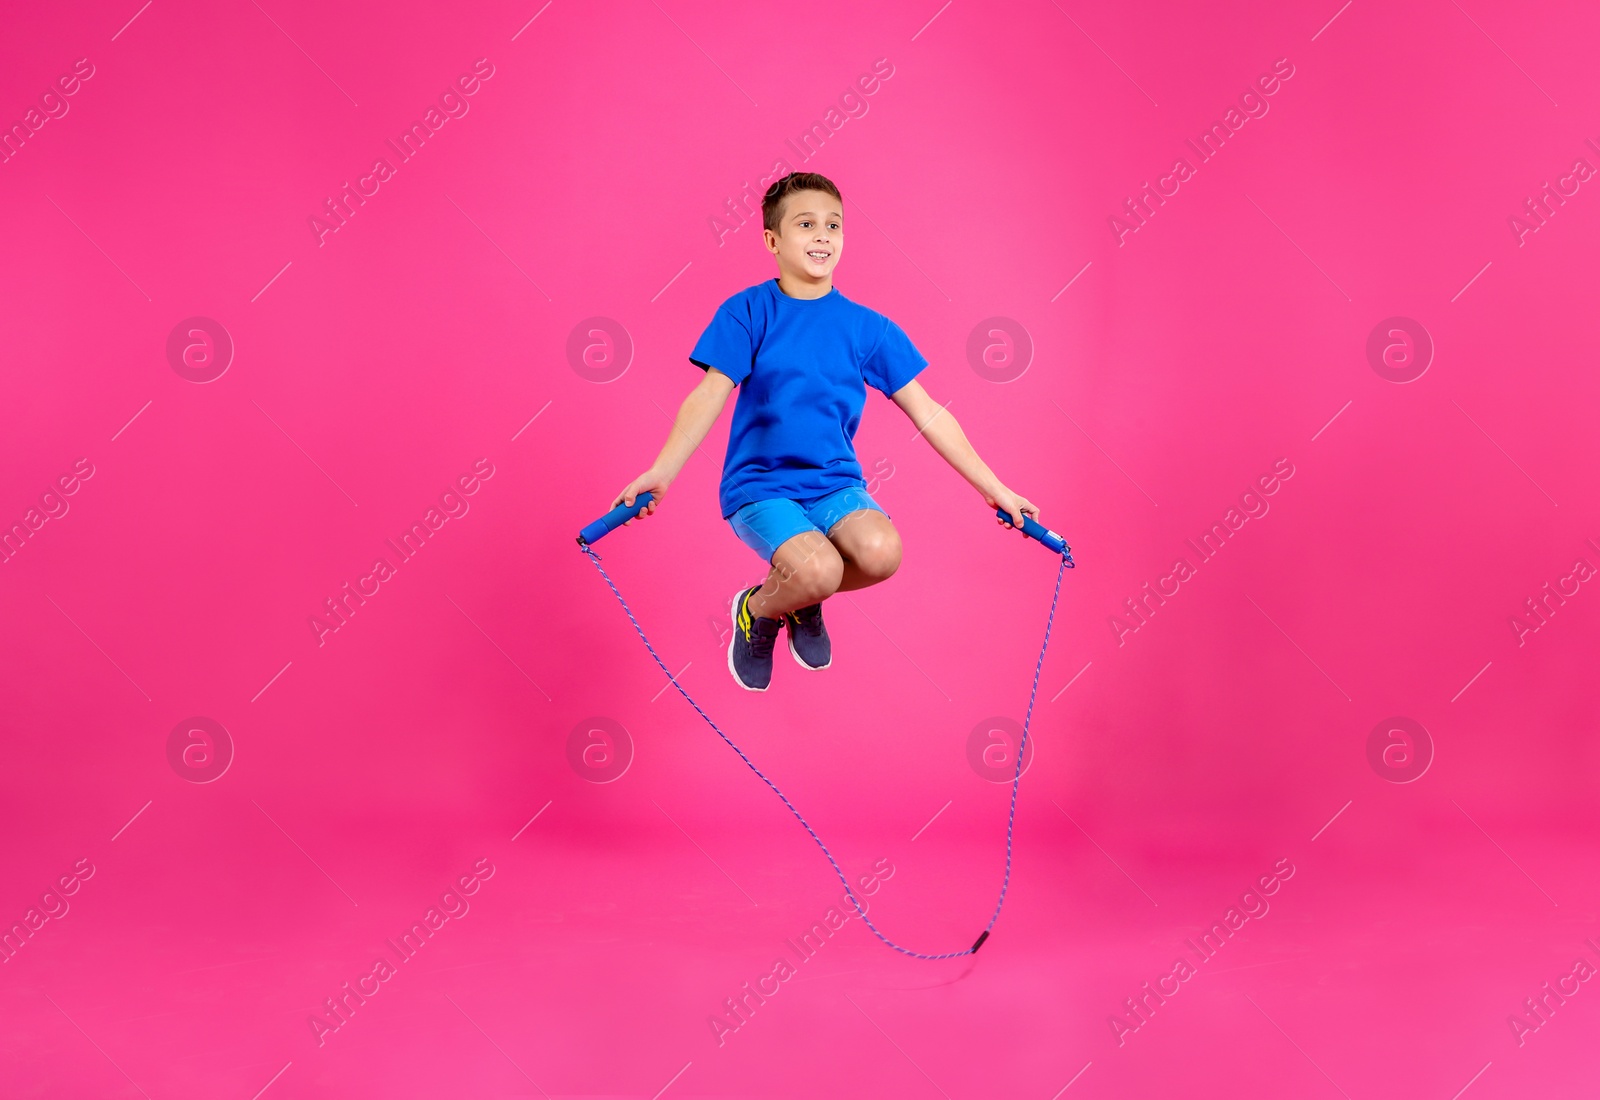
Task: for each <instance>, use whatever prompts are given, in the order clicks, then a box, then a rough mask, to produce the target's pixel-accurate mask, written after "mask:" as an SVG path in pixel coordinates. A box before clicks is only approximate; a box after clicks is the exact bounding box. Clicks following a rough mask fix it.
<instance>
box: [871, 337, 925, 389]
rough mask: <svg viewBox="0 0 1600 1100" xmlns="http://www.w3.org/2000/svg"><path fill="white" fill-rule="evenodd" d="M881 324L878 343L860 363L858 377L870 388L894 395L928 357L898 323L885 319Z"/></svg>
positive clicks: (915, 374)
mask: <svg viewBox="0 0 1600 1100" xmlns="http://www.w3.org/2000/svg"><path fill="white" fill-rule="evenodd" d="M884 326H885V327H884V330H883V336H882V337H881V338H880V339H879V340H878V346H877V347H876V348H874V349H873V351H872V354H871V355H869V356H867V360H866V362H864V363H862V364H861V377H862V378H863V379H865V380H866V383H867V385H869V386H871V387H872V388H873V389H875V390H878V391H879V392H880V393H882V394H884V395H885V396H887V397H893V396H894V394H895V391H896V390H898V389H900V388H901V387H902V386H904V385H905V384H906V383H907V382H910V381H911V380H912V379H913V378H915V377H916V376H917V375H919V374H921V373H922V368H923V367H926V366H927V365H928V360H927V359H926V358H925V357H924V356H923V354H922V353H921V352H920V351H918V350H917V346H916V345H915V344H913V343H912V342H911V337H909V336H907V335H906V333H905V330H904V329H902V328H901V327H900V326H899V325H897V324H895V323H894V322H893V321H891V320H889V319H888V318H884Z"/></svg>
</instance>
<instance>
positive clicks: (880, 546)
mask: <svg viewBox="0 0 1600 1100" xmlns="http://www.w3.org/2000/svg"><path fill="white" fill-rule="evenodd" d="M900 552H901V546H900V536H899V535H898V534H896V533H895V532H893V531H886V532H884V533H883V534H880V535H875V536H873V537H872V538H871V539H869V540H868V541H867V542H866V543H865V544H864V545H862V546H861V547H860V548H859V550H858V551H857V553H856V557H855V566H856V568H857V569H859V570H861V572H863V573H865V574H866V575H867V576H869V577H873V578H875V579H877V580H880V581H881V580H887V579H888V578H889V577H892V576H893V575H894V571H895V570H896V569H899V568H900Z"/></svg>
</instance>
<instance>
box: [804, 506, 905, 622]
mask: <svg viewBox="0 0 1600 1100" xmlns="http://www.w3.org/2000/svg"><path fill="white" fill-rule="evenodd" d="M828 539H829V541H831V542H832V543H833V546H834V548H835V549H836V550H837V551H838V552H839V557H840V559H841V560H842V561H843V562H844V572H843V575H842V576H841V577H840V579H839V585H838V587H837V588H836V589H834V591H836V592H850V591H853V590H855V589H857V588H866V587H868V586H869V585H874V584H877V583H878V582H880V581H885V580H888V579H889V578H890V577H891V576H893V575H894V571H895V570H896V569H898V568H900V549H901V548H900V533H899V532H898V531H896V530H895V529H894V524H892V523H890V522H889V517H888V516H886V515H884V514H883V513H882V512H877V511H873V510H872V509H871V508H863V509H861V510H859V511H855V512H850V513H849V514H847V515H846V516H845V517H844V518H843V519H841V520H840V521H839V522H838V523H836V524H834V525H833V530H832V531H830V532H828ZM800 606H801V607H805V606H807V605H806V604H801V605H800Z"/></svg>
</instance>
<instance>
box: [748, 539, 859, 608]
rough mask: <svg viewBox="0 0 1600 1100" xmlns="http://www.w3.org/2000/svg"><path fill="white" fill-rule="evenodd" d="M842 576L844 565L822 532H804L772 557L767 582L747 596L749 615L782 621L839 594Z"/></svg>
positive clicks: (787, 542)
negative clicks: (784, 617)
mask: <svg viewBox="0 0 1600 1100" xmlns="http://www.w3.org/2000/svg"><path fill="white" fill-rule="evenodd" d="M835 529H836V530H837V528H835ZM843 574H844V561H843V559H841V558H840V556H839V551H838V550H836V549H834V546H833V544H832V543H831V542H829V541H828V540H827V539H826V538H825V537H824V536H823V534H822V532H821V531H803V532H801V533H800V534H798V535H795V536H794V537H793V538H791V539H788V540H787V541H785V542H784V544H783V545H782V546H780V547H778V550H777V553H775V554H773V555H772V570H771V572H769V573H768V574H767V579H766V581H765V582H763V584H762V585H761V587H760V589H758V590H757V591H755V592H753V593H751V594H750V614H752V615H754V616H756V617H757V618H763V619H781V618H783V616H784V615H786V614H788V613H789V612H791V611H797V610H799V609H800V608H802V607H810V606H811V605H812V604H814V603H821V602H822V601H823V600H825V599H827V598H828V597H829V596H831V595H833V594H834V593H835V592H836V591H838V589H839V580H840V578H841V577H842V576H843Z"/></svg>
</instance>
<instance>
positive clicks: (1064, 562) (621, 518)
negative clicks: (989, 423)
mask: <svg viewBox="0 0 1600 1100" xmlns="http://www.w3.org/2000/svg"><path fill="white" fill-rule="evenodd" d="M653 499H655V498H654V495H653V494H651V493H640V494H639V495H638V496H637V497H635V498H634V502H633V504H631V505H628V504H619V505H617V506H616V507H615V508H613V509H611V511H609V512H607V513H606V514H605V515H603V516H601V517H600V518H599V519H597V520H595V521H594V522H593V523H591V524H589V526H587V527H585V528H584V529H583V530H582V531H580V532H578V548H579V549H580V550H582V551H583V552H584V553H585V554H587V555H588V556H589V560H590V561H592V562H594V567H595V568H596V569H598V570H600V575H601V576H602V577H604V578H605V582H606V584H607V585H608V586H609V587H610V588H611V592H612V594H613V595H615V596H616V597H617V602H618V603H620V604H621V605H622V610H623V611H625V612H627V615H628V621H629V622H631V623H632V624H633V629H634V630H636V631H638V633H639V640H640V641H641V642H643V643H644V647H645V649H647V650H649V651H650V656H651V657H653V658H655V662H656V664H657V665H660V666H661V671H662V672H663V673H664V674H665V675H666V677H667V679H668V681H670V682H671V684H672V686H673V687H675V688H677V689H678V694H679V695H682V696H683V697H684V699H685V700H687V701H688V703H689V705H690V706H691V707H693V708H694V709H695V713H696V714H698V715H700V717H701V718H704V719H705V720H706V725H708V726H710V727H711V728H712V729H713V730H716V733H717V736H718V737H720V738H722V739H723V740H724V741H726V742H727V743H728V747H729V748H730V749H732V750H733V751H734V752H736V753H738V754H739V759H740V760H743V761H744V762H745V763H746V764H748V765H749V766H750V770H751V771H753V772H755V773H756V775H757V776H758V777H760V779H761V781H762V782H763V783H765V784H766V785H767V786H769V787H771V788H772V793H773V794H775V795H777V796H778V797H779V798H781V799H782V800H783V804H784V805H785V806H787V807H789V812H790V813H792V814H794V816H795V820H797V821H799V822H800V824H801V825H802V826H804V827H805V830H806V832H808V833H810V834H811V839H812V840H814V841H816V842H817V847H818V848H821V849H822V854H823V855H825V856H827V857H828V862H829V863H830V864H832V865H833V872H834V874H836V875H838V876H839V881H840V882H842V883H843V884H844V890H845V897H847V898H849V899H850V904H851V905H854V906H855V907H856V913H857V914H858V915H859V916H860V917H861V920H862V921H863V922H864V923H865V924H866V926H867V927H868V928H870V929H872V934H873V935H875V936H877V937H878V938H879V939H880V940H882V941H883V942H884V943H886V944H887V945H889V946H890V947H892V948H894V949H895V950H896V951H898V952H900V953H901V954H902V955H910V956H911V957H912V958H914V959H956V958H960V957H961V956H962V955H975V954H977V953H978V948H980V947H982V946H983V941H984V940H986V939H988V938H989V932H990V930H991V929H993V928H994V925H995V921H997V920H999V919H1000V908H1001V906H1003V905H1005V903H1006V889H1007V887H1009V886H1010V885H1011V832H1012V827H1013V826H1014V825H1015V823H1016V820H1017V790H1018V788H1019V787H1020V786H1021V783H1022V760H1023V756H1024V754H1025V753H1026V750H1027V747H1028V727H1029V725H1030V723H1031V722H1032V721H1033V703H1034V699H1035V698H1037V696H1038V694H1039V671H1040V670H1041V669H1042V668H1043V667H1044V651H1045V650H1046V649H1047V648H1049V646H1050V627H1051V624H1053V623H1054V622H1055V618H1056V603H1057V601H1058V600H1059V599H1060V598H1061V578H1062V577H1064V576H1066V573H1067V570H1068V569H1073V568H1076V566H1077V563H1076V562H1074V561H1073V560H1072V547H1070V546H1068V545H1067V543H1066V540H1065V539H1063V538H1062V537H1061V536H1060V535H1058V534H1056V533H1055V532H1054V531H1051V530H1050V529H1048V528H1047V527H1045V526H1044V525H1043V524H1041V523H1039V521H1037V520H1035V519H1034V518H1033V517H1032V516H1027V515H1025V516H1023V517H1022V533H1023V534H1024V535H1027V536H1028V537H1029V538H1031V539H1035V540H1037V541H1038V542H1039V544H1040V545H1042V546H1044V547H1046V548H1047V549H1049V550H1050V551H1051V552H1052V553H1055V554H1059V555H1061V566H1060V568H1059V569H1057V570H1056V590H1055V594H1054V595H1053V596H1051V597H1050V615H1049V617H1048V618H1047V619H1046V620H1045V624H1044V643H1043V644H1042V645H1041V646H1040V647H1039V660H1038V661H1037V662H1036V663H1035V664H1034V666H1033V690H1032V691H1031V692H1030V693H1029V694H1028V713H1027V715H1026V716H1025V717H1024V718H1023V720H1022V740H1021V741H1020V743H1019V744H1018V745H1017V771H1016V774H1015V775H1013V776H1012V777H1011V814H1010V816H1009V817H1008V818H1007V819H1006V872H1005V878H1004V879H1002V880H1001V883H1000V898H999V900H998V901H996V902H995V905H994V915H993V916H992V917H990V918H989V923H988V924H986V925H984V928H983V932H982V933H980V934H979V936H978V938H977V940H976V941H975V942H974V943H973V945H972V946H971V947H969V948H967V949H966V950H965V951H948V952H946V953H944V954H942V955H924V954H922V953H921V952H919V951H912V950H910V949H909V948H905V947H901V946H900V945H899V944H897V943H895V942H894V941H893V940H891V939H890V938H889V937H888V936H885V935H884V934H883V933H882V932H880V931H879V930H878V926H877V925H875V924H873V923H872V921H871V919H870V918H868V916H867V912H866V910H865V909H863V908H861V903H860V902H859V901H857V900H856V896H855V891H854V890H853V889H852V888H851V886H850V880H849V879H847V878H845V874H844V871H842V870H840V868H839V863H838V861H837V860H835V859H834V858H833V853H832V852H830V851H828V846H827V845H826V844H824V843H822V838H821V837H819V836H818V835H817V831H816V830H815V829H813V828H812V827H811V824H810V822H808V821H806V819H805V818H804V817H802V816H801V814H800V811H799V810H797V809H795V808H794V803H792V802H790V801H789V799H788V797H787V796H786V795H785V794H784V793H783V792H782V791H780V790H779V789H778V785H777V784H776V783H774V782H773V781H772V780H770V779H768V778H767V776H766V774H765V773H763V772H762V770H761V769H760V768H758V767H756V766H755V765H754V764H753V763H751V762H750V758H749V757H748V756H746V755H745V754H744V750H743V749H741V748H740V747H739V746H738V745H735V744H734V743H733V739H732V738H730V737H729V736H728V735H727V734H725V733H723V732H722V730H721V729H720V728H719V727H718V726H717V724H716V723H715V722H713V721H712V720H711V716H710V715H708V714H707V713H706V712H705V711H703V710H701V709H700V704H699V703H696V702H695V701H694V699H693V698H692V697H690V695H689V693H688V692H687V691H684V690H683V685H682V684H680V683H678V678H677V677H676V676H674V675H673V674H672V671H671V670H670V669H669V668H667V665H666V662H664V661H662V659H661V657H660V655H659V654H657V653H656V647H655V646H653V645H651V644H650V639H649V638H647V637H645V633H644V629H643V628H642V627H640V626H639V620H638V619H636V618H634V617H633V610H632V609H631V608H629V607H628V601H627V600H625V599H623V598H622V593H621V592H619V591H617V586H616V584H615V582H613V581H612V579H611V575H610V574H609V573H607V572H606V567H605V566H603V565H601V564H600V555H599V554H596V553H595V552H594V546H593V544H594V543H596V542H598V541H599V540H600V539H601V538H603V537H605V536H606V535H607V534H609V533H610V532H612V531H614V530H615V529H616V528H618V527H620V526H622V525H623V524H624V523H626V522H627V521H628V520H630V519H633V518H634V517H636V516H637V515H638V514H639V513H640V512H642V511H644V509H645V508H646V507H647V506H648V505H649V503H650V502H651V501H652V500H653ZM995 515H997V516H998V517H1000V518H1001V519H1003V520H1006V521H1008V522H1011V523H1015V522H1016V521H1015V520H1014V519H1012V517H1011V516H1009V515H1007V514H1006V511H1005V510H1004V509H999V510H997V511H996V512H995ZM734 629H736V630H737V629H738V627H737V625H736V626H735V627H734Z"/></svg>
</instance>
